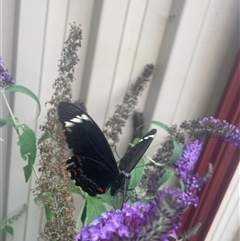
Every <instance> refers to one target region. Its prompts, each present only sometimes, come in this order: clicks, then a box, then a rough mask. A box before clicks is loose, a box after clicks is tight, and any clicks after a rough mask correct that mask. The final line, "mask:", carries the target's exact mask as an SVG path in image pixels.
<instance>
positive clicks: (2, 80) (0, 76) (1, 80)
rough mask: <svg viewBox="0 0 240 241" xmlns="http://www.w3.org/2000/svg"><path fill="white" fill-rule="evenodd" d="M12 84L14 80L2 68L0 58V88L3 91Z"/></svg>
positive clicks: (0, 59)
mask: <svg viewBox="0 0 240 241" xmlns="http://www.w3.org/2000/svg"><path fill="white" fill-rule="evenodd" d="M14 83H15V80H14V79H13V78H12V77H11V76H10V75H9V71H8V69H5V68H4V63H3V61H2V57H1V56H0V88H2V89H4V88H5V87H7V86H11V85H13V84H14Z"/></svg>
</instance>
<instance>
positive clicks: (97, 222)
mask: <svg viewBox="0 0 240 241" xmlns="http://www.w3.org/2000/svg"><path fill="white" fill-rule="evenodd" d="M179 193H180V190H179V191H178V192H176V193H173V192H171V190H170V189H164V190H161V191H159V192H158V193H157V195H156V197H155V198H154V200H152V201H151V202H150V203H149V204H143V203H140V202H136V203H134V204H133V205H132V206H130V205H129V204H128V203H125V204H124V205H123V209H122V210H116V211H113V210H112V211H106V212H104V213H102V214H101V216H100V217H99V218H96V219H94V220H93V221H92V222H91V223H90V224H89V226H87V227H82V228H81V230H80V232H79V233H78V234H77V235H76V236H75V239H76V240H78V241H80V240H81V241H88V240H92V241H108V240H116V241H118V240H119V241H120V240H121V241H130V240H136V241H137V240H142V241H144V240H146V241H147V240H158V241H164V240H169V235H171V234H172V232H173V231H175V230H177V228H178V227H179V226H180V221H181V214H182V212H183V210H184V209H185V207H186V205H185V203H184V201H182V200H181V199H179Z"/></svg>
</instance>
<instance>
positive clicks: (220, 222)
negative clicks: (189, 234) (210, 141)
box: [205, 165, 240, 241]
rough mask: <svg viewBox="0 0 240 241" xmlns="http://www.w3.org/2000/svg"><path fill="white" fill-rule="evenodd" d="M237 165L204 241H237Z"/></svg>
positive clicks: (238, 201)
mask: <svg viewBox="0 0 240 241" xmlns="http://www.w3.org/2000/svg"><path fill="white" fill-rule="evenodd" d="M239 178H240V172H239V165H238V168H237V169H236V172H235V174H234V176H233V178H232V180H231V183H230V185H229V187H228V190H227V192H226V194H225V196H224V199H223V200H222V203H221V205H220V207H219V209H218V212H217V215H216V216H215V218H214V221H213V223H212V226H211V228H210V230H209V232H208V235H207V237H206V239H205V240H206V241H238V240H239V237H240V236H239V234H240V233H239V230H240V223H239V214H240V213H239V211H240V210H239V203H240V192H239V191H240V186H239V180H240V179H239Z"/></svg>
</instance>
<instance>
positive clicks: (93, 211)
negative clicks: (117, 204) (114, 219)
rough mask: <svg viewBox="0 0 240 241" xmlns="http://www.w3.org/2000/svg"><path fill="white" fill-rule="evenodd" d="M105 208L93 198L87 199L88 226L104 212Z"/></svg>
mask: <svg viewBox="0 0 240 241" xmlns="http://www.w3.org/2000/svg"><path fill="white" fill-rule="evenodd" d="M105 210H106V209H105V206H104V205H103V204H102V202H101V201H99V200H98V199H97V198H94V197H89V196H88V197H87V219H86V221H87V224H89V223H90V222H91V221H92V220H93V218H96V217H98V216H99V215H100V214H101V213H102V212H103V211H105Z"/></svg>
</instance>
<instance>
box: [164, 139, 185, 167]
mask: <svg viewBox="0 0 240 241" xmlns="http://www.w3.org/2000/svg"><path fill="white" fill-rule="evenodd" d="M173 145H174V149H173V155H172V157H171V159H170V160H169V161H168V162H167V164H173V163H174V162H176V161H177V160H178V159H179V158H180V157H181V155H182V147H181V145H180V144H179V143H178V142H177V141H175V140H173Z"/></svg>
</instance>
